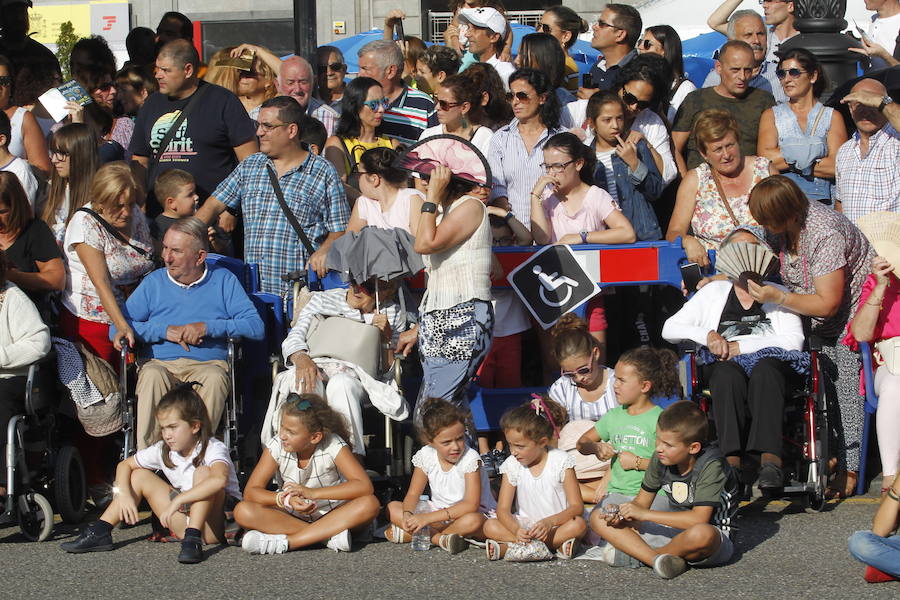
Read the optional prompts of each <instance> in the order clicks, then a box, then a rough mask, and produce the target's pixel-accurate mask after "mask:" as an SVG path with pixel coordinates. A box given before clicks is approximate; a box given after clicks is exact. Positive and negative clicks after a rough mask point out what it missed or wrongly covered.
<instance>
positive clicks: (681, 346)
mask: <svg viewBox="0 0 900 600" xmlns="http://www.w3.org/2000/svg"><path fill="white" fill-rule="evenodd" d="M699 349H700V344H698V343H697V342H694V341H692V340H681V341H680V342H678V352H680V353H681V354H696V352H697V350H699Z"/></svg>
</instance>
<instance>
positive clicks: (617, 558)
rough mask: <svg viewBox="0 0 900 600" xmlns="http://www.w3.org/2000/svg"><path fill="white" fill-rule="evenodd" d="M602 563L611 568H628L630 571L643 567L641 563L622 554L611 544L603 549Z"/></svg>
mask: <svg viewBox="0 0 900 600" xmlns="http://www.w3.org/2000/svg"><path fill="white" fill-rule="evenodd" d="M600 561H601V562H604V563H606V564H608V565H609V566H611V567H628V568H629V569H639V568H640V567H641V561H639V560H638V559H636V558H635V557H633V556H630V555H628V554H626V553H625V552H622V551H621V550H619V549H618V548H616V547H615V546H613V545H612V544H610V543H607V544H606V545H605V546H604V547H603V554H602V555H601V557H600Z"/></svg>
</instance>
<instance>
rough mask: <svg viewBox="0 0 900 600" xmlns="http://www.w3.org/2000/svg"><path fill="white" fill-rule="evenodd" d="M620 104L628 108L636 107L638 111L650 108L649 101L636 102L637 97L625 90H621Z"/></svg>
mask: <svg viewBox="0 0 900 600" xmlns="http://www.w3.org/2000/svg"><path fill="white" fill-rule="evenodd" d="M622 102H624V103H625V104H627V105H628V106H637V107H638V109H639V110H644V109H645V108H649V106H650V101H649V100H638V99H637V96H635V95H634V94H632V93H631V92H626V91H625V90H622Z"/></svg>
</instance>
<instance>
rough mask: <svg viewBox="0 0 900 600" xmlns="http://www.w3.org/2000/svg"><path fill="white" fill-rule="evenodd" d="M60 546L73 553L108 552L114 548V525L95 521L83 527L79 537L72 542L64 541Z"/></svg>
mask: <svg viewBox="0 0 900 600" xmlns="http://www.w3.org/2000/svg"><path fill="white" fill-rule="evenodd" d="M103 525H106V527H104V526H103ZM59 547H60V548H62V549H63V550H65V551H66V552H71V553H72V554H82V553H84V552H108V551H109V550H112V549H113V541H112V526H111V525H108V524H105V523H104V524H101V523H100V522H99V521H94V522H93V523H89V524H88V525H87V527H85V528H84V529H82V530H81V533H80V534H78V537H77V538H75V539H74V540H72V541H71V542H63V543H62V544H60V545H59Z"/></svg>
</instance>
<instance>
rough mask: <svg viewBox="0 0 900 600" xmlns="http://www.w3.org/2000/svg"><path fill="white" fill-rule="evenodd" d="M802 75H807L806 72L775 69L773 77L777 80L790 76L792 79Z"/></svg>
mask: <svg viewBox="0 0 900 600" xmlns="http://www.w3.org/2000/svg"><path fill="white" fill-rule="evenodd" d="M803 73H808V71H801V70H800V69H797V68H793V69H775V77H777V78H778V79H784V78H785V77H786V76H788V75H790V76H791V77H793V78H794V79H796V78H797V77H800V75H802V74H803Z"/></svg>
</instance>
